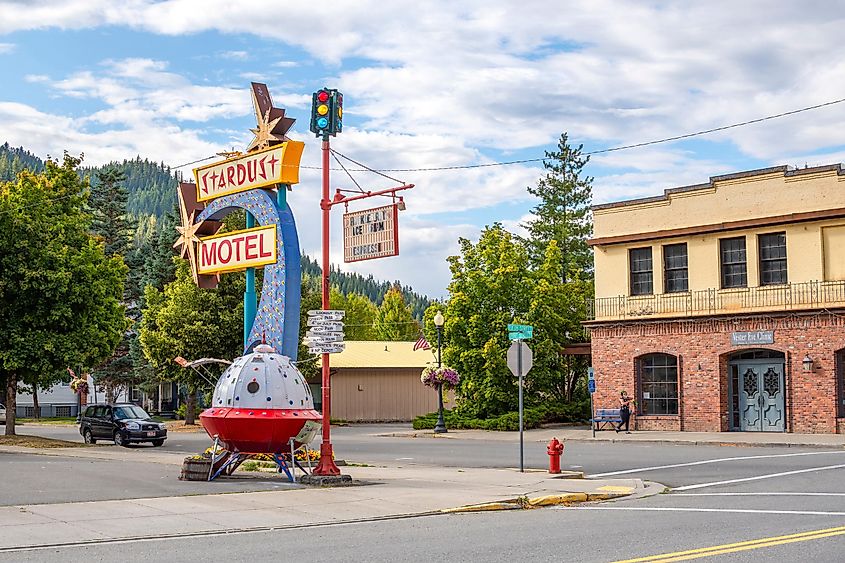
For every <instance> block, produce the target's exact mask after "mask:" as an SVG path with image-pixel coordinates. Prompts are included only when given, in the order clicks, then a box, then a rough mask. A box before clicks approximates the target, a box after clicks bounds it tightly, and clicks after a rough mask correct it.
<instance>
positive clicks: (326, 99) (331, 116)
mask: <svg viewBox="0 0 845 563" xmlns="http://www.w3.org/2000/svg"><path fill="white" fill-rule="evenodd" d="M342 129H343V94H341V93H340V92H338V91H337V90H334V89H329V88H323V89H322V90H318V91H316V92H314V94H312V96H311V132H312V133H315V134H316V135H317V136H318V137H323V136H325V135H332V136H334V135H337V134H338V133H339V132H340V131H341V130H342Z"/></svg>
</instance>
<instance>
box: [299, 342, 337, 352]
mask: <svg viewBox="0 0 845 563" xmlns="http://www.w3.org/2000/svg"><path fill="white" fill-rule="evenodd" d="M345 348H346V345H345V344H344V343H343V342H338V343H332V344H315V345H314V346H309V347H308V352H309V353H310V354H338V353H340V352H343V350H344V349H345Z"/></svg>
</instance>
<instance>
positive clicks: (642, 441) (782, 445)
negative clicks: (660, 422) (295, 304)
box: [373, 430, 845, 450]
mask: <svg viewBox="0 0 845 563" xmlns="http://www.w3.org/2000/svg"><path fill="white" fill-rule="evenodd" d="M373 436H375V437H377V438H438V439H451V440H460V439H463V437H462V436H461V435H460V434H453V435H451V436H450V435H448V434H431V433H428V432H426V431H423V430H421V431H417V432H392V433H387V434H373ZM466 439H468V440H481V439H482V438H466ZM562 440H563V442H564V443H566V442H579V443H584V444H602V443H607V444H667V445H677V446H716V447H734V448H817V449H830V450H841V449H843V448H845V444H813V443H792V442H786V443H784V442H731V441H712V440H665V439H658V438H655V439H651V438H649V439H636V438H635V439H624V438H607V439H605V438H568V437H567V438H563V439H562ZM532 443H537V444H544V443H545V440H535V441H532Z"/></svg>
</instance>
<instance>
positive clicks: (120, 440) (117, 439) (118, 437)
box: [114, 430, 129, 448]
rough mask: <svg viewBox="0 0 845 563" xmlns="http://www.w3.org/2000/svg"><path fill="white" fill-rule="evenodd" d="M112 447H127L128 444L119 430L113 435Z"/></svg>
mask: <svg viewBox="0 0 845 563" xmlns="http://www.w3.org/2000/svg"><path fill="white" fill-rule="evenodd" d="M114 445H115V446H123V447H124V448H128V447H129V443H128V442H127V441H126V439H125V438H124V437H123V434H121V433H120V430H118V431H117V432H115V433H114Z"/></svg>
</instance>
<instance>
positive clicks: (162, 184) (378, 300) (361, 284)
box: [0, 143, 431, 320]
mask: <svg viewBox="0 0 845 563" xmlns="http://www.w3.org/2000/svg"><path fill="white" fill-rule="evenodd" d="M108 168H112V169H115V170H116V171H117V172H119V173H122V175H123V177H124V179H123V180H122V181H121V182H120V185H121V186H122V187H123V188H124V189H125V190H126V192H127V193H128V197H127V201H126V210H127V212H128V215H129V216H130V218H131V220H132V221H131V222H132V223H133V226H134V229H135V237H134V244H135V246H136V247H137V248H140V247H142V246H144V245H145V244H146V245H147V247H149V246H150V245H151V244H155V243H153V242H152V240H151V239H155V238H157V237H158V236H159V234H158V232H157V230H158V229H159V228H161V225H162V223H167V222H166V221H162V219H163V218H164V216H165V215H166V214H167V213H168V212H172V211H173V210H174V207H175V204H176V186H177V183H178V182H179V179H178V177H177V175H176V174H174V172H173V171H172V170H171V168H170V167H168V166H166V165H165V164H163V163H162V164H159V163H156V162H151V161H149V160H147V159H142V158H141V157H140V156H138V157H135V158H134V159H132V160H124V161H123V162H112V163H110V164H107V165H105V166H99V167H83V168H79V172H80V174H82V175H83V176H88V177H89V178H90V179H91V182H92V183H96V182H97V173H98V172H103V171H104V170H106V169H108ZM21 170H32V171H33V172H40V171H42V170H44V161H43V160H42V159H41V158H39V157H37V156H35V155H34V154H32V153H30V152H29V151H27V150H25V149H24V148H22V147H21V148H12V147H10V146H9V144H8V143H6V144H4V145H0V181H11V180H14V179H15V177H16V176H17V174H18V173H19V172H20V171H21ZM168 228H172V226H171V227H168ZM165 246H166V245H165ZM131 266H132V265H131V264H130V267H131ZM302 273H303V277H304V278H306V279H305V280H304V281H305V283H308V284H311V285H312V286H313V285H314V284H317V285H319V279H320V267H319V264H318V262H317V261H315V260H312V259H311V258H310V257H308V256H303V257H302ZM329 280H330V282H331V284H332V285H333V286H334V287H336V288H337V289H338V290H339V291H340V292H341V293H342V294H343V295H349V294H358V295H362V296H365V297H367V298H368V299H369V300H370V301H372V302H373V303H374V304H375V305H376V306H379V305H381V304H382V301H383V300H384V296H385V295H386V294H387V292H388V291H389V290H390V288H391V287H394V286H397V287H398V289H399V291H400V293H401V294H402V296H403V297H404V299H405V303H406V304H407V305H408V307H409V308H410V309H411V311H412V313H413V316H414V318H416V319H418V320H421V319H422V317H423V312H424V311H425V309H426V307H428V305H429V304H430V303H431V301H430V300H429V299H428V297H426V296H425V295H420V294H418V293H416V292H414V291H413V290H412V289H411V288H410V287H408V286H403V285H402V284H401V282H399V281H395V282H387V281H379V280H376V279H374V278H373V276H367V277H364V276H362V275H360V274H347V273H344V272H341V271H340V270H338V269H337V268H336V267H334V266H332V269H331V272H330V273H329Z"/></svg>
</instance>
